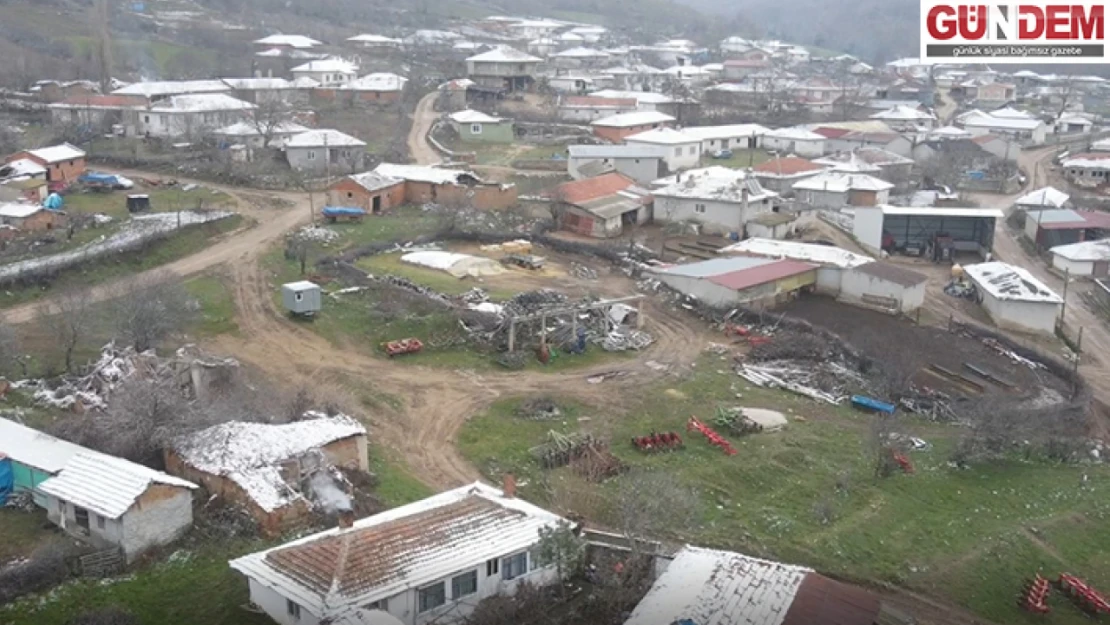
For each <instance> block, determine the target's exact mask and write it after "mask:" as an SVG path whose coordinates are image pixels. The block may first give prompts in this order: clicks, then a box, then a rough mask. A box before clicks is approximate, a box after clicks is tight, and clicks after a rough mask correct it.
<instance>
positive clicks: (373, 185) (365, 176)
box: [348, 171, 404, 192]
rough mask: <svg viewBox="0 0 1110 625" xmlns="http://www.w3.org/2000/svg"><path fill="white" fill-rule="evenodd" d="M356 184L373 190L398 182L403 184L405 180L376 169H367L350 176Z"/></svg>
mask: <svg viewBox="0 0 1110 625" xmlns="http://www.w3.org/2000/svg"><path fill="white" fill-rule="evenodd" d="M348 178H350V179H351V180H353V181H354V182H355V184H357V185H359V186H360V187H362V188H363V189H366V190H367V191H370V192H373V191H377V190H378V189H384V188H386V187H392V186H393V185H396V184H401V183H402V182H404V180H402V179H400V178H393V177H390V176H385V175H382V174H380V173H378V172H376V171H365V172H362V173H361V174H351V175H350V176H348Z"/></svg>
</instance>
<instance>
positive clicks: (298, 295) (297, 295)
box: [293, 293, 304, 302]
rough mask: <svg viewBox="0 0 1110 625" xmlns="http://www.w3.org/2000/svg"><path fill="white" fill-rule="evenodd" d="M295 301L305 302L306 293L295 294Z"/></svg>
mask: <svg viewBox="0 0 1110 625" xmlns="http://www.w3.org/2000/svg"><path fill="white" fill-rule="evenodd" d="M293 299H294V300H296V301H298V302H300V301H304V293H294V294H293Z"/></svg>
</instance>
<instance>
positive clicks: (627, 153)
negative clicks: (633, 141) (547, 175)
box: [567, 144, 664, 159]
mask: <svg viewBox="0 0 1110 625" xmlns="http://www.w3.org/2000/svg"><path fill="white" fill-rule="evenodd" d="M567 153H568V154H569V156H570V158H599V159H606V158H610V159H613V158H663V157H664V152H663V149H662V148H659V147H655V146H651V145H610V144H602V145H568V146H567Z"/></svg>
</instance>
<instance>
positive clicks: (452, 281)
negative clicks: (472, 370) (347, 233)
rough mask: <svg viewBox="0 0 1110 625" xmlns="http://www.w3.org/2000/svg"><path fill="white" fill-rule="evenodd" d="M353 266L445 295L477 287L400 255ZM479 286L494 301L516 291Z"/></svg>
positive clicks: (386, 256)
mask: <svg viewBox="0 0 1110 625" xmlns="http://www.w3.org/2000/svg"><path fill="white" fill-rule="evenodd" d="M355 264H356V265H358V266H359V268H361V269H365V270H366V271H367V272H368V273H371V274H392V275H395V276H401V277H402V278H408V279H409V280H412V281H413V282H416V283H418V284H422V285H424V286H426V287H429V288H432V289H435V290H436V291H439V292H440V293H445V294H447V295H462V294H463V293H466V292H467V291H469V290H471V289H473V288H474V287H475V286H477V285H475V283H474V281H473V280H460V279H459V278H456V277H454V276H452V275H451V274H449V273H447V272H446V271H439V270H437V269H430V268H426V267H420V266H419V265H411V264H408V263H405V262H402V261H401V254H378V255H376V256H369V257H367V258H363V259H361V260H359V261H358V262H357V263H355ZM481 286H482V288H484V289H485V290H486V291H487V292H488V293H489V295H490V298H491V299H493V300H496V301H501V300H506V299H509V298H510V297H512V296H514V295H516V291H512V290H508V289H497V288H495V287H492V288H491V287H489V286H488V285H481Z"/></svg>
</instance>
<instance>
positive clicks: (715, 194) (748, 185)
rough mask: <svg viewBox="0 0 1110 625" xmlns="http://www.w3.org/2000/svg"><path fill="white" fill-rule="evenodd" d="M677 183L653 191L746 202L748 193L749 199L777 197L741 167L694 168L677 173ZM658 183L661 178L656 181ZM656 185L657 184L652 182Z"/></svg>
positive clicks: (690, 197)
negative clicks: (745, 195) (745, 198)
mask: <svg viewBox="0 0 1110 625" xmlns="http://www.w3.org/2000/svg"><path fill="white" fill-rule="evenodd" d="M676 179H677V182H675V183H673V184H670V185H668V186H665V187H663V188H661V189H657V190H655V191H653V194H654V195H656V196H662V197H675V198H687V199H706V200H715V201H719V202H743V201H744V194H745V192H747V199H748V201H749V202H760V201H762V200H766V199H770V198H774V197H778V193H775V192H774V191H768V190H767V189H764V188H763V185H761V184H759V181H758V180H756V178H755V177H754V176H752V175H751V174H749V173H748V172H746V171H744V170H742V169H729V168H727V167H706V168H704V169H692V170H690V171H687V172H685V173H683V174H679V175H678V176H677V178H676ZM656 182H659V181H656ZM653 185H654V183H653Z"/></svg>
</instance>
